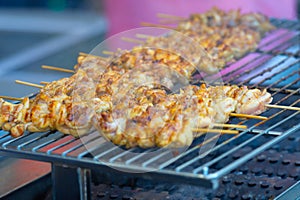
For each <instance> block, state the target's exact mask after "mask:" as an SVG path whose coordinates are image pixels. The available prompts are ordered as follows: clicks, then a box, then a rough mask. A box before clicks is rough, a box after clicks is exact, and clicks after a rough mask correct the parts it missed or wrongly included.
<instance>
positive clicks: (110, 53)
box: [102, 50, 115, 56]
mask: <svg viewBox="0 0 300 200" xmlns="http://www.w3.org/2000/svg"><path fill="white" fill-rule="evenodd" d="M102 53H103V54H105V55H110V56H112V55H114V54H115V53H114V52H112V51H106V50H104V51H102Z"/></svg>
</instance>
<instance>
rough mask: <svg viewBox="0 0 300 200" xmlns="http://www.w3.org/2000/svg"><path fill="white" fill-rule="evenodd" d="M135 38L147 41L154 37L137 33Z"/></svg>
mask: <svg viewBox="0 0 300 200" xmlns="http://www.w3.org/2000/svg"><path fill="white" fill-rule="evenodd" d="M135 36H136V37H137V38H141V39H148V38H151V37H154V36H151V35H146V34H141V33H137V34H135Z"/></svg>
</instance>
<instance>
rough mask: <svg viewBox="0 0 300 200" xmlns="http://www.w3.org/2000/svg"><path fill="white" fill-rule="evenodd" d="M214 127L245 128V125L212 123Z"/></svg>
mask: <svg viewBox="0 0 300 200" xmlns="http://www.w3.org/2000/svg"><path fill="white" fill-rule="evenodd" d="M214 127H224V128H241V129H247V126H246V125H238V124H214Z"/></svg>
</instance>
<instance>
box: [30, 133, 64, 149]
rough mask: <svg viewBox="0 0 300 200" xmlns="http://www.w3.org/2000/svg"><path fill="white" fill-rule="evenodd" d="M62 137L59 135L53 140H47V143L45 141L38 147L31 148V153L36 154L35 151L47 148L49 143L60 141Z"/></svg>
mask: <svg viewBox="0 0 300 200" xmlns="http://www.w3.org/2000/svg"><path fill="white" fill-rule="evenodd" d="M53 135H54V134H53ZM62 137H63V136H62V135H60V136H58V137H54V138H53V139H49V140H47V141H45V142H43V143H41V144H39V145H37V146H35V147H33V148H32V151H33V152H36V151H37V150H39V149H41V148H43V147H45V146H47V145H48V144H51V143H53V142H55V141H57V140H58V139H61V138H62Z"/></svg>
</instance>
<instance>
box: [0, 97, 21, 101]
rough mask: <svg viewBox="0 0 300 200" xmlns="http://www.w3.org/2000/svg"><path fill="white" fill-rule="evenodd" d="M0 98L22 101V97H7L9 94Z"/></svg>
mask: <svg viewBox="0 0 300 200" xmlns="http://www.w3.org/2000/svg"><path fill="white" fill-rule="evenodd" d="M0 98H2V99H7V100H12V101H22V100H23V98H18V97H9V96H0Z"/></svg>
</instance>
